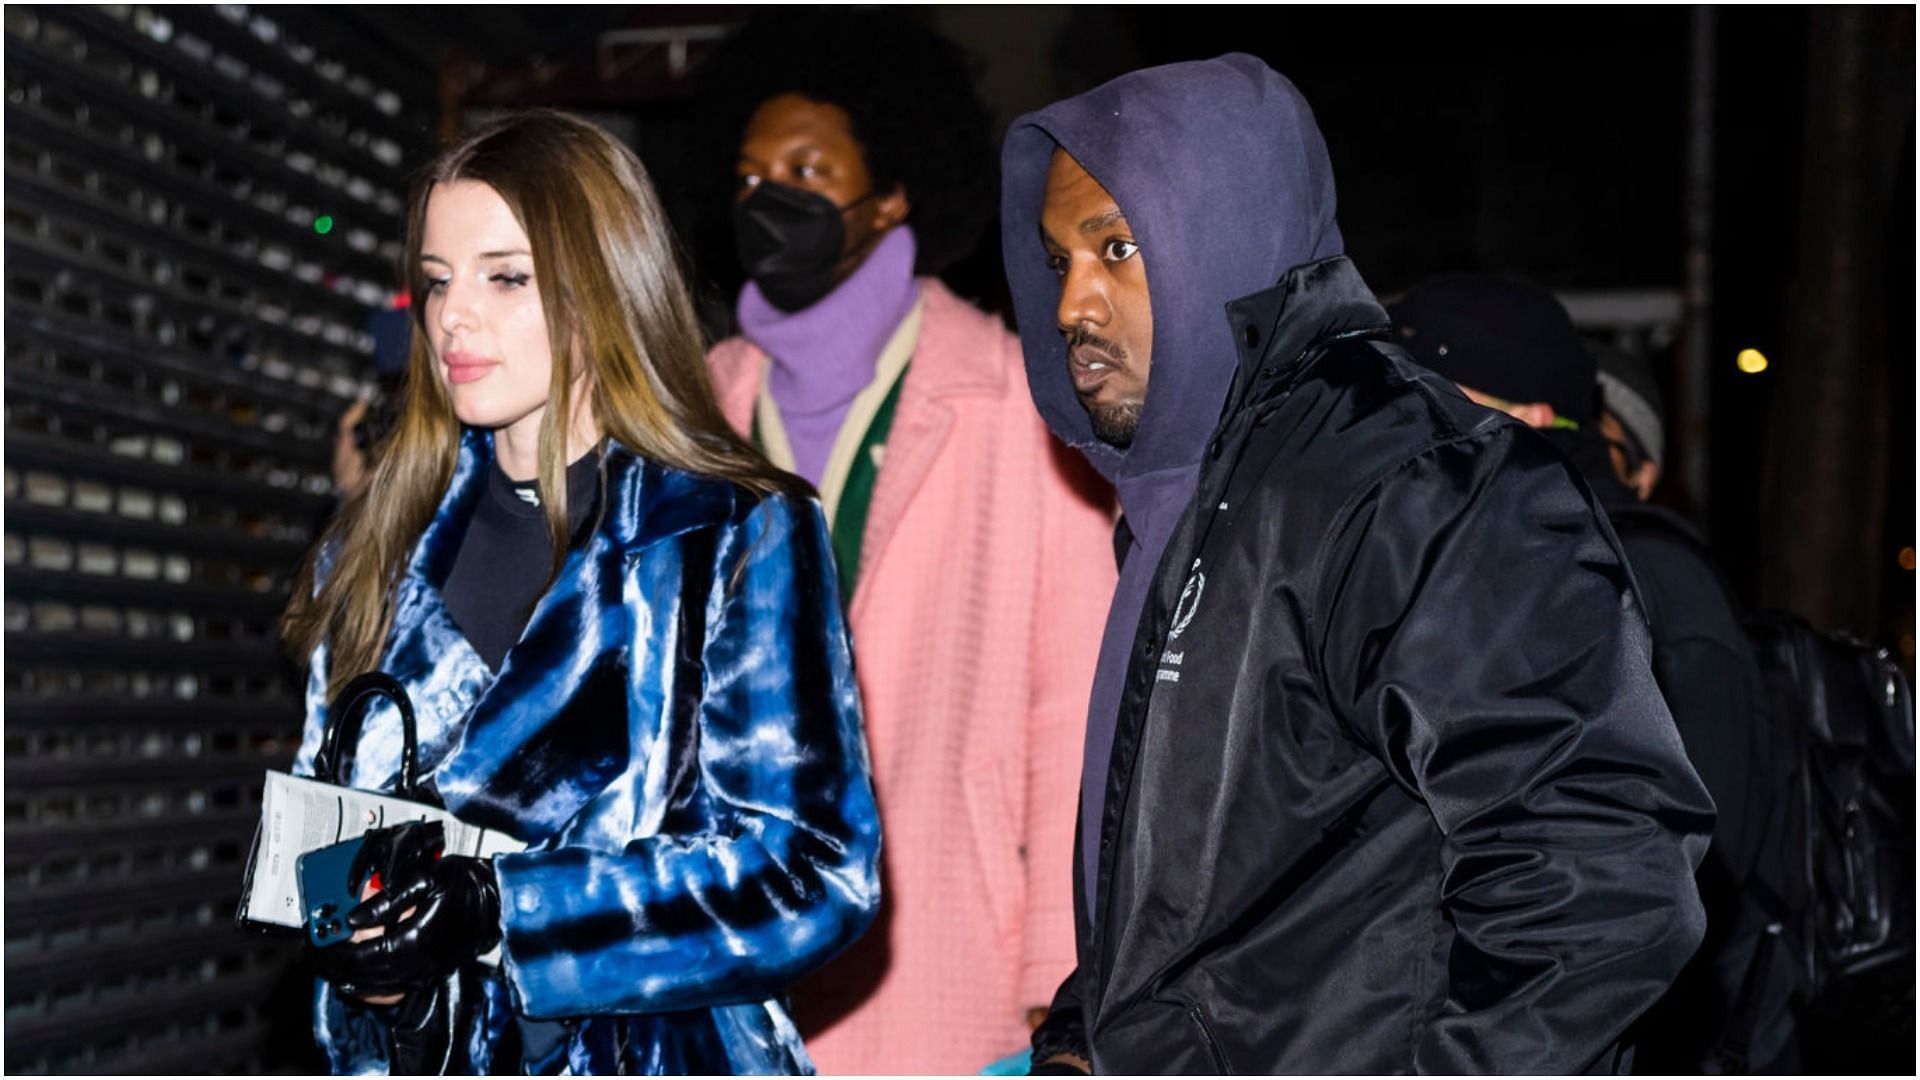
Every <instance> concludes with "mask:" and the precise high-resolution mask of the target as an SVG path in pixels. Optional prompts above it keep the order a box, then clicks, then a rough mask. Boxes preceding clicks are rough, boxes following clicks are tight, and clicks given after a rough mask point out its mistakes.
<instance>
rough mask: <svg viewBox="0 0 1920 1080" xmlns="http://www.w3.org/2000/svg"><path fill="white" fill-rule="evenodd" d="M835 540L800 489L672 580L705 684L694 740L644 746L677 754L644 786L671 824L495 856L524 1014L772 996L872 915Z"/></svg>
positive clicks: (654, 756) (653, 756)
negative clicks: (681, 584) (607, 843)
mask: <svg viewBox="0 0 1920 1080" xmlns="http://www.w3.org/2000/svg"><path fill="white" fill-rule="evenodd" d="M689 546H690V545H686V544H683V545H682V547H683V549H684V548H686V547H689ZM829 552H830V548H829V546H828V541H827V533H826V526H825V522H824V521H823V519H822V518H821V515H820V512H819V508H818V506H817V505H815V504H814V503H812V502H811V501H806V502H800V501H795V500H792V499H789V498H786V497H778V496H775V497H768V498H766V499H763V500H762V501H761V502H760V504H759V505H758V506H757V507H756V508H755V509H754V511H753V512H752V513H751V514H750V515H749V516H748V517H747V518H746V519H745V521H744V522H743V523H741V524H740V525H738V526H736V527H730V528H727V529H724V530H722V531H721V532H720V534H719V537H718V539H717V540H716V541H715V546H714V556H713V560H712V566H713V569H712V572H711V574H710V575H709V576H708V578H707V579H706V580H705V582H704V585H705V587H704V588H699V587H698V586H699V585H700V584H701V583H700V582H698V581H695V580H694V579H693V577H692V576H686V577H685V580H687V581H688V583H689V584H688V586H687V589H686V590H684V591H683V600H684V601H685V602H688V603H699V604H702V605H704V606H703V609H702V610H701V612H700V613H698V614H697V615H696V616H694V617H695V618H697V619H698V620H699V621H701V622H703V623H704V627H705V629H704V633H703V634H702V635H701V646H700V648H701V663H700V665H699V667H700V672H701V680H702V681H701V683H700V685H699V687H698V688H697V689H695V688H690V687H678V688H676V689H675V691H674V694H675V696H676V697H678V696H679V695H682V694H689V693H698V695H699V700H698V705H697V706H687V705H683V706H680V709H681V710H682V711H684V709H685V708H688V707H691V708H693V709H694V711H695V713H696V716H697V721H696V723H695V724H694V725H693V730H691V731H678V733H677V734H675V735H674V736H671V737H675V738H686V739H691V740H692V741H694V742H695V744H696V747H695V748H694V749H693V750H692V752H691V753H687V754H682V753H674V752H673V749H669V748H656V751H655V752H652V753H648V754H646V755H645V756H646V757H647V758H648V759H649V760H653V761H658V762H662V763H665V762H668V761H672V762H674V763H676V765H677V763H679V762H681V761H686V762H687V765H686V767H685V770H684V771H685V772H686V773H688V774H687V775H679V776H664V777H652V778H650V779H648V780H647V781H646V782H647V783H648V784H650V785H651V784H659V785H663V786H664V787H665V788H666V790H668V791H671V792H673V793H674V794H673V795H672V796H670V797H667V796H663V797H662V799H661V801H663V802H670V803H671V804H672V805H671V806H670V808H669V809H668V810H667V814H668V819H667V820H666V821H664V822H662V823H661V824H660V825H659V826H658V827H657V829H649V828H648V827H647V826H646V824H645V823H644V822H642V821H636V823H635V827H636V831H641V830H645V831H646V833H647V834H646V835H641V836H638V837H637V838H636V839H634V840H632V841H631V842H629V843H627V844H626V846H625V849H624V850H622V851H619V852H609V851H603V850H597V849H593V848H588V847H585V846H565V847H560V848H558V849H555V850H547V851H539V852H524V853H519V854H514V855H502V856H498V857H496V858H495V860H494V865H495V867H496V869H497V870H498V872H499V876H500V892H501V907H502V921H503V923H504V928H505V931H506V934H505V944H504V958H505V963H504V965H503V969H504V971H505V972H506V974H507V977H508V980H509V982H510V984H511V985H512V986H513V988H514V991H515V995H516V997H517V999H518V1000H519V1002H520V1004H521V1007H522V1009H523V1010H524V1011H525V1012H526V1013H527V1014H528V1015H530V1016H534V1017H537V1018H543V1019H545V1018H554V1017H566V1016H579V1015H586V1014H594V1013H643V1012H666V1011H673V1010H682V1009H692V1008H699V1007H705V1006H711V1005H717V1004H726V1003H734V1002H747V1001H760V1000H765V999H767V998H772V997H777V996H780V995H781V994H784V993H785V992H786V991H787V989H788V988H789V987H790V986H791V985H792V983H793V982H794V981H795V980H796V979H798V978H799V977H800V976H801V975H803V974H805V973H806V972H808V971H810V970H812V969H813V968H815V967H817V966H819V965H820V964H822V963H824V962H825V961H826V960H828V959H829V958H830V957H832V956H833V955H834V954H835V953H837V952H838V951H839V950H841V949H842V948H844V947H845V946H847V945H848V944H850V943H851V942H852V941H853V940H854V939H855V938H856V937H858V936H859V935H860V933H861V932H862V931H864V930H865V929H866V927H867V924H868V923H869V922H870V921H871V920H872V917H873V915H874V912H875V911H876V910H877V908H878V905H879V899H880V884H879V866H878V861H879V848H880V833H879V819H878V815H877V813H876V811H875V808H874V799H873V787H872V780H871V774H870V769H869V764H868V759H867V749H866V740H865V737H864V735H863V734H862V731H861V718H860V702H859V694H858V690H857V688H856V686H855V683H854V678H853V664H852V657H851V654H850V653H849V651H848V646H847V635H846V627H845V624H844V622H843V621H842V616H841V612H840V606H839V601H838V596H839V593H838V591H837V589H838V586H837V584H836V582H835V578H834V568H833V562H832V558H831V555H830V554H829ZM695 573H698V571H695ZM686 591H691V592H694V593H696V594H697V595H685V592H686ZM669 595H671V593H669ZM652 619H653V620H654V621H655V622H656V623H663V622H664V619H663V616H662V615H661V614H659V613H658V612H655V613H653V614H652ZM642 621H643V623H644V622H645V621H646V620H644V619H643V620H642ZM647 632H648V630H647V629H646V627H644V626H643V627H642V629H641V630H639V631H637V633H640V634H645V633H647ZM651 632H652V633H662V632H664V626H662V625H656V626H654V627H653V628H652V631H651ZM681 647H682V648H687V647H690V643H689V644H683V645H682V646H681ZM676 731H677V729H676ZM676 749H677V748H676ZM638 751H639V748H636V752H638ZM662 771H664V770H662ZM639 813H640V812H639V811H638V810H636V816H638V814H639ZM692 821H698V822H701V823H702V825H701V827H699V828H698V829H694V828H690V827H689V826H688V825H687V823H688V822H692Z"/></svg>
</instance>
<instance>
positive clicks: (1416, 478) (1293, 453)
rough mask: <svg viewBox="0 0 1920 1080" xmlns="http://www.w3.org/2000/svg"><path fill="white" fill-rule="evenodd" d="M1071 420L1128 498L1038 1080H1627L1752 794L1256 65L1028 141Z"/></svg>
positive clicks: (1140, 92)
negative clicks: (1365, 256)
mask: <svg viewBox="0 0 1920 1080" xmlns="http://www.w3.org/2000/svg"><path fill="white" fill-rule="evenodd" d="M1003 165H1004V179H1005V184H1004V189H1003V190H1004V204H1003V207H1002V221H1003V225H1004V229H1005V237H1004V250H1005V255H1006V261H1007V274H1008V278H1009V281H1010V283H1011V284H1012V287H1013V295H1014V301H1015V305H1016V308H1017V311H1018V314H1019V321H1020V327H1021V336H1022V345H1023V347H1024V349H1025V353H1026V359H1027V369H1028V380H1029V383H1030V384H1031V387H1032V390H1033V396H1034V400H1035V403H1036V404H1037V405H1038V406H1039V408H1040V411H1041V413H1042V415H1044V416H1045V417H1046V419H1047V422H1048V423H1049V424H1050V425H1051V426H1052V428H1053V430H1054V432H1055V433H1056V434H1058V435H1059V436H1060V437H1061V438H1062V439H1063V440H1064V441H1066V442H1068V443H1069V444H1071V445H1073V446H1075V447H1077V448H1079V449H1080V450H1081V451H1082V452H1084V453H1085V454H1086V455H1087V457H1088V458H1089V460H1090V461H1092V463H1093V464H1094V465H1095V467H1097V468H1098V469H1100V470H1101V471H1102V472H1103V473H1105V474H1106V475H1107V476H1108V477H1109V478H1110V479H1112V481H1113V482H1114V485H1115V487H1116V489H1117V490H1118V492H1119V495H1120V500H1121V504H1122V507H1123V509H1124V511H1125V514H1126V516H1125V519H1124V520H1123V522H1122V525H1121V527H1120V529H1119V530H1118V536H1117V537H1116V550H1117V552H1118V554H1119V556H1120V558H1121V576H1120V582H1119V585H1118V587H1117V589H1116V592H1115V595H1114V599H1113V604H1112V608H1111V611H1110V613H1109V616H1108V620H1107V627H1106V633H1105V637H1104V639H1103V642H1102V646H1101V653H1100V660H1099V667H1098V669H1097V673H1096V676H1095V684H1094V690H1093V694H1092V701H1091V703H1090V706H1089V712H1088V729H1087V739H1086V751H1085V754H1086V756H1085V759H1084V762H1083V771H1082V791H1081V820H1080V834H1079V844H1078V857H1077V858H1076V859H1075V860H1074V863H1075V864H1074V867H1073V871H1074V880H1075V895H1076V904H1075V914H1076V916H1077V923H1078V927H1077V928H1078V931H1079V934H1078V939H1079V967H1078V969H1077V970H1076V971H1075V972H1074V974H1073V975H1071V976H1070V977H1069V978H1068V979H1067V981H1066V982H1065V983H1063V984H1062V986H1061V988H1060V991H1059V994H1058V995H1057V997H1056V998H1055V1001H1054V1004H1053V1009H1052V1012H1051V1015H1050V1016H1049V1017H1048V1019H1047V1021H1046V1022H1045V1023H1044V1024H1043V1025H1042V1026H1041V1027H1040V1029H1039V1030H1038V1031H1036V1032H1035V1035H1034V1040H1033V1045H1034V1060H1035V1062H1036V1071H1041V1072H1056V1071H1081V1070H1090V1071H1093V1072H1103V1073H1104V1072H1256V1073H1329V1072H1342V1073H1344V1072H1367V1073H1373V1072H1407V1071H1420V1072H1450V1073H1461V1072H1508V1073H1511V1072H1525V1073H1566V1072H1578V1071H1582V1070H1587V1069H1596V1068H1597V1069H1612V1068H1618V1067H1620V1066H1621V1065H1623V1064H1624V1063H1625V1054H1624V1053H1623V1048H1622V1047H1621V1046H1620V1045H1619V1040H1620V1036H1621V1034H1622V1033H1623V1032H1624V1031H1625V1030H1626V1028H1627V1025H1628V1024H1629V1023H1630V1022H1631V1021H1632V1020H1633V1018H1634V1017H1635V1016H1636V1015H1638V1014H1639V1013H1640V1012H1641V1011H1642V1010H1644V1009H1645V1008H1646V1007H1647V1006H1648V1005H1649V1004H1651V1003H1652V1002H1653V1001H1654V1000H1655V999H1656V998H1658V997H1659V996H1660V993H1661V991H1662V990H1664V989H1665V987H1666V986H1667V984H1668V983H1669V982H1670V981H1671V980H1672V978H1673V976H1674V974H1675V972H1677V971H1678V970H1679V969H1680V967H1681V965H1682V964H1683V963H1684V962H1685V961H1686V959H1687V957H1688V956H1689V955H1690V954H1691V953H1692V952H1693V950H1694V948H1695V946H1696V945H1697V944H1698V943H1699V940H1700V936H1701V933H1702V929H1703V927H1702V919H1701V913H1700V904H1699V899H1698V897H1697V895H1696V893H1695V890H1694V884H1693V870H1694V867H1695V866H1696V865H1697V864H1698V862H1699V860H1700V858H1701V856H1702V854H1703V853H1704V851H1705V849H1706V843H1707V837H1708V835H1709V834H1710V832H1711V829H1712V825H1713V806H1712V803H1711V802H1710V801H1709V799H1708V798H1707V796H1706V793H1705V791H1704V790H1703V789H1702V788H1701V785H1700V781H1699V779H1698V778H1697V777H1696V776H1695V774H1694V771H1693V769H1692V768H1691V766H1689V765H1688V763H1687V759H1686V755H1685V753H1684V751H1683V750H1682V748H1681V744H1680V740H1679V738H1678V736H1677V734H1676V733H1675V731H1674V726H1673V721H1672V719H1671V718H1670V717H1669V715H1668V713H1667V709H1666V706H1665V705H1664V704H1663V702H1662V701H1661V698H1660V694H1659V691H1658V689H1657V688H1656V687H1655V684H1654V681H1653V676H1652V673H1651V671H1650V669H1649V666H1648V642H1647V628H1646V620H1645V618H1644V616H1643V614H1642V611H1641V609H1640V606H1639V603H1638V601H1637V598H1636V597H1635V595H1634V592H1633V586H1632V582H1631V578H1630V576H1629V575H1628V573H1627V570H1626V567H1625V563H1624V561H1623V559H1622V557H1621V553H1620V549H1619V545H1618V544H1617V543H1616V542H1615V541H1614V539H1613V537H1612V534H1611V533H1609V532H1608V531H1607V530H1606V529H1605V527H1604V526H1603V525H1602V524H1601V520H1602V519H1601V516H1600V513H1599V511H1598V509H1597V508H1596V506H1595V505H1594V503H1593V501H1592V499H1591V497H1590V496H1589V494H1588V493H1587V489H1586V488H1585V486H1584V485H1583V484H1582V483H1581V482H1580V481H1579V479H1578V478H1577V477H1576V475H1575V473H1574V471H1573V469H1572V467H1571V466H1570V465H1569V464H1568V463H1567V461H1566V460H1565V459H1564V458H1562V457H1561V456H1560V455H1559V454H1558V453H1557V452H1555V451H1554V450H1553V449H1552V448H1551V447H1550V446H1548V445H1547V444H1546V443H1545V442H1544V441H1542V440H1541V439H1539V438H1538V437H1537V436H1535V435H1534V433H1532V432H1530V431H1528V430H1527V429H1526V428H1525V427H1524V426H1522V425H1520V424H1518V423H1516V422H1515V421H1513V420H1512V419H1511V418H1509V417H1506V416H1504V415H1502V414H1500V413H1496V412H1493V411H1491V410H1487V409H1483V408H1481V407H1480V406H1477V405H1474V404H1473V403H1472V402H1470V401H1468V400H1467V399H1466V398H1465V397H1464V396H1462V395H1461V394H1460V393H1459V392H1458V390H1456V389H1455V388H1454V387H1453V386H1452V385H1451V384H1450V383H1448V382H1446V381H1445V380H1443V379H1440V378H1439V377H1437V376H1435V375H1433V374H1432V373H1431V372H1428V371H1426V370H1425V369H1423V368H1421V367H1419V366H1417V365H1415V364H1413V363H1412V362H1411V361H1410V360H1409V359H1408V358H1407V356H1406V354H1405V353H1403V352H1401V351H1400V350H1399V349H1398V348H1396V347H1395V346H1393V345H1392V344H1390V343H1389V341H1388V339H1387V331H1388V319H1387V316H1386V314H1385V312H1383V311H1382V310H1381V308H1380V306H1379V305H1378V304H1377V303H1376V302H1375V300H1374V298H1373V295H1372V294H1371V293H1370V292H1369V291H1368V289H1367V287H1366V285H1365V284H1364V283H1363V282H1362V281H1361V279H1360V276H1359V274H1358V272H1357V271H1356V270H1355V269H1354V267H1353V264H1352V263H1351V262H1349V261H1348V260H1347V259H1346V258H1345V257H1344V256H1343V255H1342V245H1341V238H1340V231H1339V228H1338V226H1337V225H1336V224H1335V221H1334V188H1333V178H1332V171H1331V168H1330V166H1329V164H1328V161H1327V154H1326V147H1325V144H1324V143H1323V142H1322V140H1321V138H1320V135H1319V132H1318V130H1317V128H1316V127H1315V125H1314V121H1313V116H1312V113H1311V112H1310V111H1309V109H1308V108H1307V105H1306V102H1305V101H1304V100H1303V99H1302V98H1301V97H1300V95H1299V93H1298V91H1296V90H1295V89H1294V88H1293V86H1292V84H1291V83H1289V82H1288V81H1287V80H1286V79H1284V78H1282V77H1281V76H1280V75H1278V74H1276V73H1274V72H1273V71H1272V70H1270V69H1268V68H1267V67H1266V66H1265V65H1264V64H1262V63H1260V62H1259V61H1258V60H1255V59H1254V58H1252V57H1248V56H1243V55H1232V56H1226V57H1222V58H1220V59H1217V60H1212V61H1207V62H1203V63H1188V64H1176V65H1171V66H1168V67H1163V68H1155V69H1151V70H1147V71H1140V72H1135V73H1133V74H1131V75H1127V76H1125V77H1123V78H1120V79H1117V80H1115V81H1113V82H1111V83H1108V84H1107V85H1105V86H1102V87H1100V88H1098V89H1096V90H1093V91H1091V92H1089V93H1087V94H1084V95H1082V96H1080V97H1077V98H1073V99H1070V100H1068V101H1064V102H1060V103H1058V104H1056V105H1053V106H1050V107H1048V108H1046V109H1043V110H1041V111H1039V112H1037V113H1033V114H1031V115H1028V116H1026V117H1023V118H1021V119H1020V120H1017V121H1015V123H1014V125H1013V127H1012V129H1011V130H1010V131H1009V133H1008V136H1007V143H1006V149H1005V154H1004V160H1003Z"/></svg>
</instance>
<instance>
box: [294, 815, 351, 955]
mask: <svg viewBox="0 0 1920 1080" xmlns="http://www.w3.org/2000/svg"><path fill="white" fill-rule="evenodd" d="M365 843H366V837H364V836H356V837H354V838H353V839H351V840H343V841H341V842H340V843H338V844H333V845H330V846H328V847H323V848H319V849H317V850H314V851H309V852H307V853H306V854H304V855H302V856H300V857H299V858H298V859H295V860H294V864H293V865H294V872H295V874H296V875H297V876H298V877H299V879H300V910H301V911H303V912H305V913H306V916H307V940H309V941H311V942H313V944H314V945H315V947H317V948H323V949H324V948H326V947H327V946H329V945H334V944H337V943H339V942H342V941H345V940H347V939H348V938H350V937H352V936H353V928H352V927H350V926H348V925H347V912H349V911H352V910H353V909H354V907H355V906H356V905H358V904H359V903H360V889H361V886H362V885H363V884H364V882H360V881H355V880H353V861H354V860H355V859H356V858H358V857H359V855H360V848H361V845H363V844H365Z"/></svg>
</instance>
